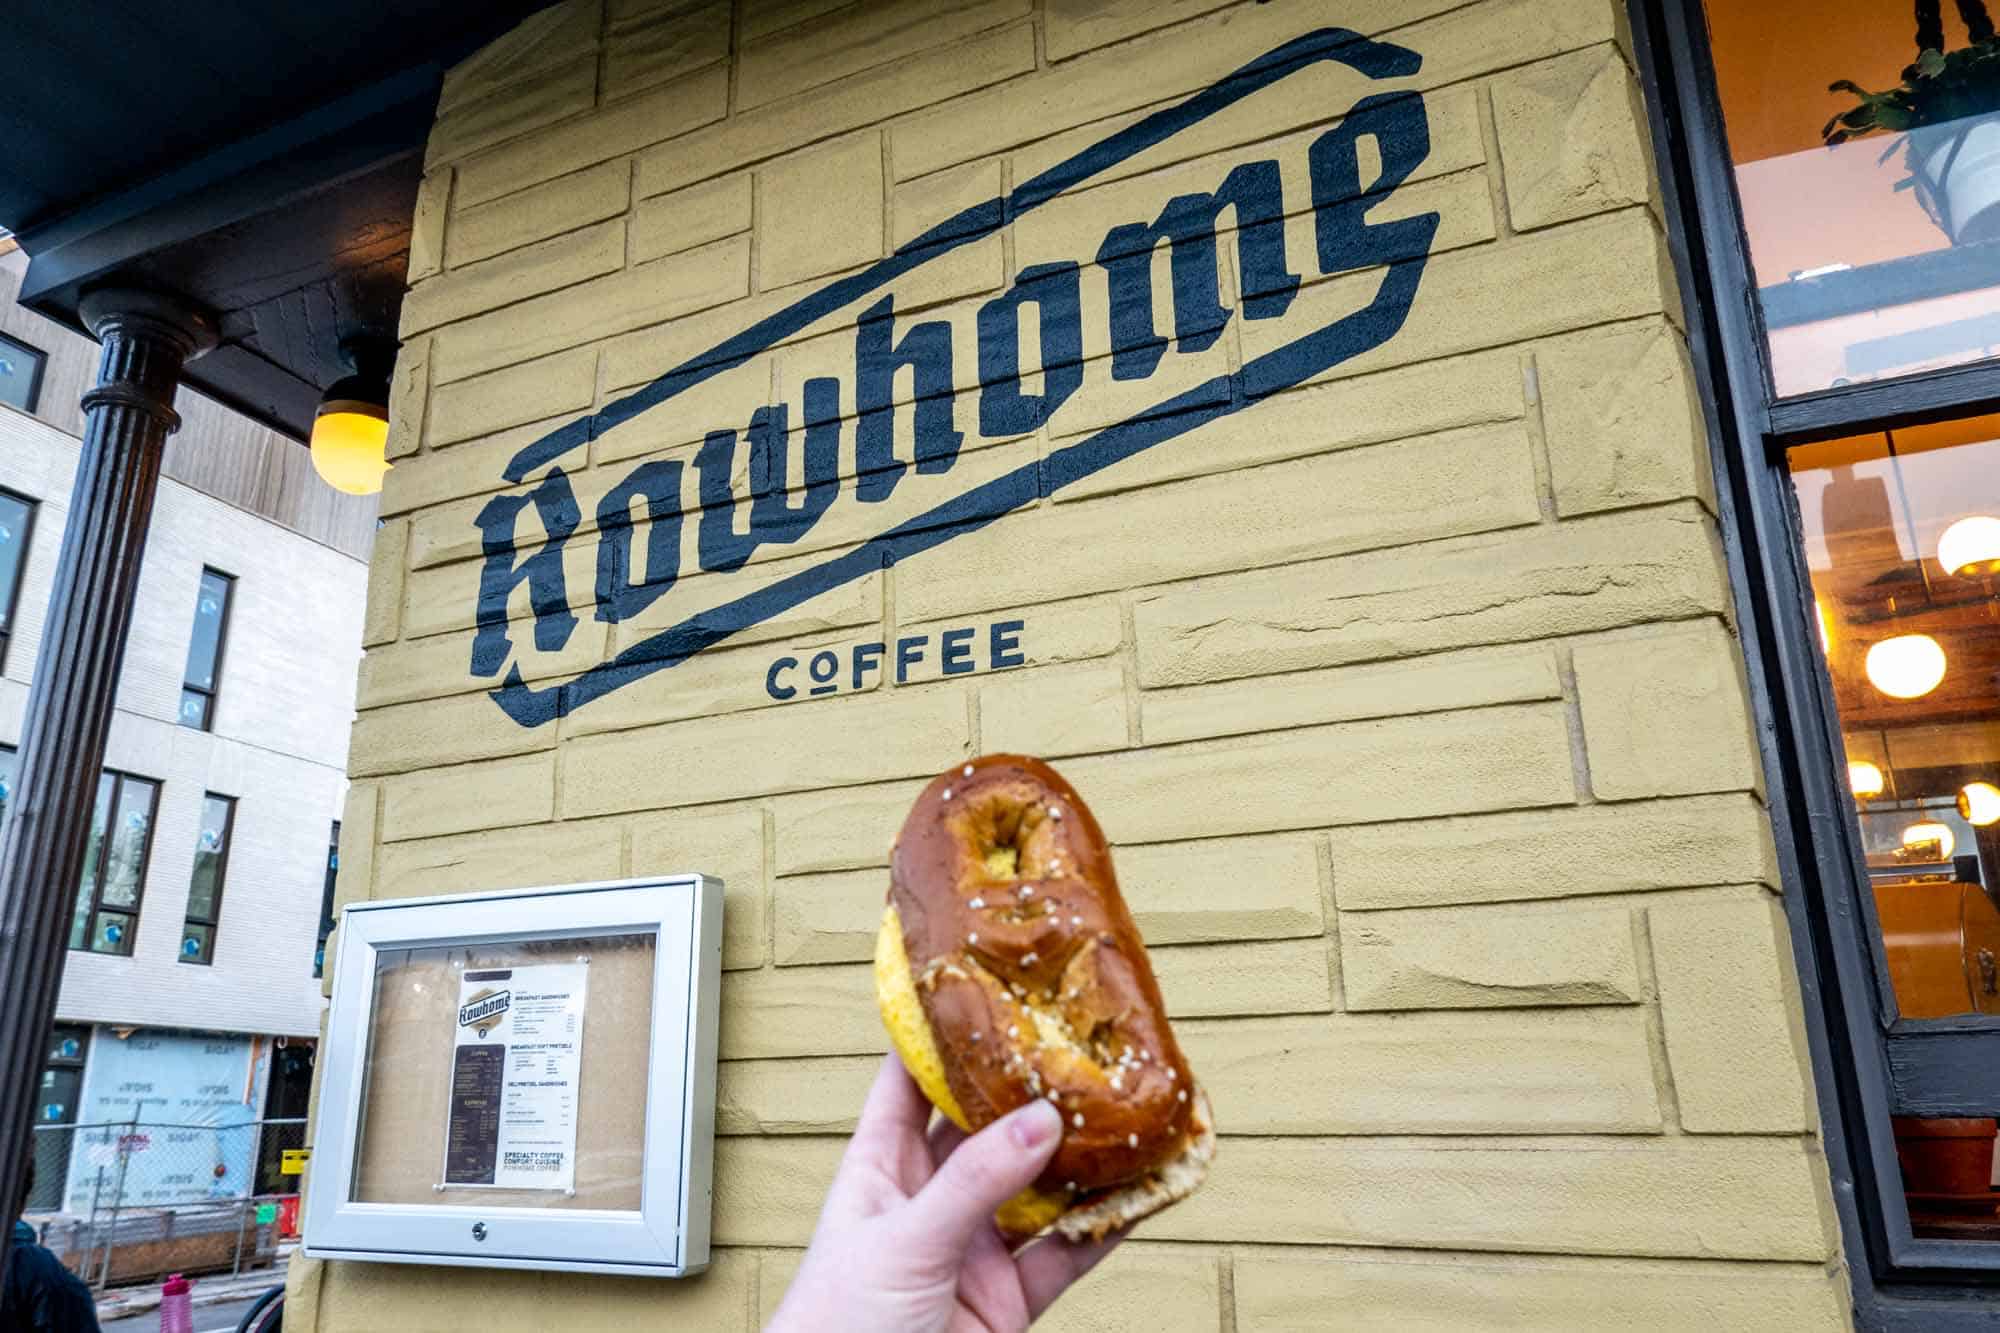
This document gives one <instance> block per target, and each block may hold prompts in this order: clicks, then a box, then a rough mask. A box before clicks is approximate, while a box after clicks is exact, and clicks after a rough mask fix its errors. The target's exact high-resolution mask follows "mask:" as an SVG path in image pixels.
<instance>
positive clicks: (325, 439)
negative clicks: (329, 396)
mask: <svg viewBox="0 0 2000 1333" xmlns="http://www.w3.org/2000/svg"><path fill="white" fill-rule="evenodd" d="M357 408H358V409H359V410H355V409H357ZM388 447H389V422H388V420H387V418H386V417H384V416H382V415H381V414H380V409H379V408H373V407H372V405H369V404H358V403H355V404H350V403H342V402H331V403H328V404H326V405H325V406H323V407H322V408H321V409H320V412H319V415H318V416H316V417H314V418H313V428H312V461H313V470H314V471H315V472H317V473H319V475H320V480H322V481H324V482H325V483H326V484H327V485H329V486H331V487H333V489H335V490H336V491H344V492H345V493H347V494H348V495H374V494H376V493H378V492H379V491H381V489H382V474H383V473H384V472H387V471H388V470H389V467H390V464H389V460H388V458H387V456H386V454H387V450H388Z"/></svg>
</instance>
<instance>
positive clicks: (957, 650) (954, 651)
mask: <svg viewBox="0 0 2000 1333" xmlns="http://www.w3.org/2000/svg"><path fill="white" fill-rule="evenodd" d="M938 647H939V650H940V651H939V660H940V661H941V662H942V663H943V664H944V674H945V675H947V676H962V675H964V674H965V673H966V672H968V671H970V670H972V628H971V626H967V627H966V628H964V629H948V630H946V631H945V632H944V633H943V634H941V635H939V636H938Z"/></svg>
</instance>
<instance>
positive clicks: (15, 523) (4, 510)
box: [0, 490, 35, 667]
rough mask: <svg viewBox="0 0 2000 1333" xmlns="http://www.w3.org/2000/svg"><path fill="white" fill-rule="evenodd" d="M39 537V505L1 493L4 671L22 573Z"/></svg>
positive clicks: (0, 647) (0, 657)
mask: <svg viewBox="0 0 2000 1333" xmlns="http://www.w3.org/2000/svg"><path fill="white" fill-rule="evenodd" d="M34 533H35V502H34V501H33V500H30V499H29V498H28V497H27V496H25V495H16V494H14V493H13V492H12V491H4V490H0V667H4V666H6V664H7V645H8V644H9V643H10V642H12V640H13V637H14V612H15V609H16V608H17V607H18V606H19V605H20V603H21V573H22V571H23V570H24V569H26V568H27V565H28V542H29V540H30V539H31V538H32V537H33V536H34Z"/></svg>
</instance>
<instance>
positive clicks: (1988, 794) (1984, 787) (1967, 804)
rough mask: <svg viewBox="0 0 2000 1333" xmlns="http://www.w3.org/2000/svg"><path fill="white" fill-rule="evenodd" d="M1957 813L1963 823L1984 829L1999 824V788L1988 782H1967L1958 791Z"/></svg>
mask: <svg viewBox="0 0 2000 1333" xmlns="http://www.w3.org/2000/svg"><path fill="white" fill-rule="evenodd" d="M1958 813H1960V814H1961V815H1964V816H1965V822H1966V823H1968V824H1974V825H1977V826H1978V827H1980V828H1985V827H1986V826H1987V825H1988V824H2000V787H1996V786H1994V785H1993V784H1992V783H1990V782H1968V783H1966V784H1965V785H1964V786H1963V787H1960V788H1959V789H1958Z"/></svg>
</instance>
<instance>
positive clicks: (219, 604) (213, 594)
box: [181, 569, 236, 731]
mask: <svg viewBox="0 0 2000 1333" xmlns="http://www.w3.org/2000/svg"><path fill="white" fill-rule="evenodd" d="M235 591H236V576H235V575H233V574H224V573H221V572H220V571H218V570H213V569H204V570H202V571H201V589H200V591H199V593H198V594H197V595H196V597H195V599H194V633H193V634H192V635H190V636H189V637H188V656H187V670H186V672H184V673H183V675H182V679H181V725H182V726H184V727H193V728H195V729H196V730H197V731H207V730H208V729H209V728H210V727H212V726H213V725H214V723H215V691H216V688H217V681H218V680H219V679H220V677H221V675H222V645H223V641H224V640H225V639H227V638H228V635H229V599H230V597H231V595H232V594H233V593H234V592H235Z"/></svg>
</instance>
